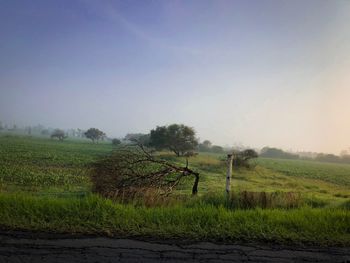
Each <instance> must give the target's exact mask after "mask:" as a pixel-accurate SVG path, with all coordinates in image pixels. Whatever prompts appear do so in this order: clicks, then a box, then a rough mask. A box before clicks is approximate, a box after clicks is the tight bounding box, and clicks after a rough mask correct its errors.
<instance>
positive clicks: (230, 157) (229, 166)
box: [226, 154, 233, 196]
mask: <svg viewBox="0 0 350 263" xmlns="http://www.w3.org/2000/svg"><path fill="white" fill-rule="evenodd" d="M232 160H233V155H232V154H228V155H227V173H226V194H227V196H228V195H229V193H230V190H231V176H232Z"/></svg>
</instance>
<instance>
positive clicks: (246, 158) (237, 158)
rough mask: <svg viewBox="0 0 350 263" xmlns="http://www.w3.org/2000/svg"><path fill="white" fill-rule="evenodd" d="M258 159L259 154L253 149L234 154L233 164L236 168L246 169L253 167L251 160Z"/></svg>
mask: <svg viewBox="0 0 350 263" xmlns="http://www.w3.org/2000/svg"><path fill="white" fill-rule="evenodd" d="M255 158H258V153H257V152H256V151H255V150H253V149H246V150H243V151H237V152H234V153H233V163H232V165H233V166H235V167H246V168H249V167H250V166H251V162H250V161H251V160H252V159H255Z"/></svg>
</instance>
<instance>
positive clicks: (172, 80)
mask: <svg viewBox="0 0 350 263" xmlns="http://www.w3.org/2000/svg"><path fill="white" fill-rule="evenodd" d="M349 25H350V1H347V0H337V1H326V0H309V1H302V0H293V1H292V0H290V1H283V0H269V1H267V0H256V1H243V0H242V1H224V0H218V1H204V0H203V1H202V0H201V1H82V0H81V1H78V0H77V1H70V0H62V1H46V0H38V1H18V0H11V1H1V2H0V34H1V35H0V121H3V122H7V123H9V124H12V123H16V124H18V125H29V124H38V123H41V124H43V125H46V126H53V127H60V128H89V127H97V128H100V129H102V130H103V131H105V132H106V133H107V134H108V135H109V136H119V137H120V136H124V135H125V134H126V133H128V132H148V131H149V130H150V129H152V128H154V127H155V126H157V125H165V124H171V123H184V124H186V125H189V126H192V127H194V128H195V129H196V131H197V132H198V136H199V137H200V138H201V139H202V140H204V139H209V140H211V141H212V142H213V143H215V144H221V145H234V144H242V145H246V146H251V147H263V146H266V145H268V146H275V147H280V148H283V149H292V150H294V151H297V150H299V151H301V150H305V151H318V152H332V153H336V154H338V153H339V152H340V151H341V150H343V149H346V148H348V147H350V120H349V116H350V107H349V104H348V103H349V99H350V74H349V73H350V29H349Z"/></svg>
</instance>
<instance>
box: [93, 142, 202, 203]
mask: <svg viewBox="0 0 350 263" xmlns="http://www.w3.org/2000/svg"><path fill="white" fill-rule="evenodd" d="M187 176H194V178H195V180H194V183H193V186H192V194H193V195H195V194H197V192H198V182H199V173H197V172H195V171H193V170H191V169H190V168H189V167H188V161H186V166H178V165H175V164H173V163H170V162H168V161H165V160H163V159H160V158H157V157H156V156H154V155H153V154H152V152H150V151H148V150H147V149H146V148H145V147H144V146H143V145H141V144H138V145H134V146H125V147H123V148H120V149H118V150H117V151H115V152H114V153H113V154H112V155H110V156H108V157H106V158H104V159H101V160H100V161H98V162H96V163H94V164H93V167H92V182H93V190H94V192H97V193H99V194H101V195H103V196H105V197H112V198H113V197H119V196H121V195H123V196H129V197H132V196H134V195H135V194H136V193H139V192H140V191H143V189H156V190H158V191H159V192H160V193H161V194H169V193H170V192H171V191H172V190H173V189H174V188H175V187H176V186H177V185H178V184H179V183H180V181H181V179H182V178H184V177H187Z"/></svg>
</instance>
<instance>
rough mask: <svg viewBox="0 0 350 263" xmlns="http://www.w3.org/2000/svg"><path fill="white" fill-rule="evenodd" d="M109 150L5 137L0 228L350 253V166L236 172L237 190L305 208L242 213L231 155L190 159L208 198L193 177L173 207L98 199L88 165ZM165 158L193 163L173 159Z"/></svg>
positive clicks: (270, 165) (274, 165)
mask: <svg viewBox="0 0 350 263" xmlns="http://www.w3.org/2000/svg"><path fill="white" fill-rule="evenodd" d="M112 149H113V147H112V145H111V144H108V143H100V144H92V143H91V142H89V141H84V140H81V141H74V140H66V141H63V142H59V141H55V140H50V139H44V138H35V137H25V136H8V135H7V136H0V211H1V213H0V225H1V227H4V228H10V229H26V230H39V231H55V232H71V233H76V232H79V233H104V234H108V235H113V236H153V237H159V238H186V239H201V240H216V241H238V240H244V241H270V242H280V243H305V244H306V243H312V244H318V245H350V213H349V212H350V210H349V207H350V190H349V189H350V187H349V186H350V165H343V164H328V163H317V162H313V161H298V160H278V159H258V161H257V163H256V166H255V167H254V168H252V169H243V168H242V169H234V172H233V179H232V190H234V192H236V193H238V192H239V191H241V192H242V191H250V192H270V193H275V192H293V193H296V194H298V196H300V199H301V200H302V202H300V205H298V207H297V208H287V207H283V206H282V207H278V208H277V207H276V208H269V209H261V208H254V209H242V208H240V207H238V206H236V205H235V204H236V203H235V202H234V201H233V202H232V204H231V205H227V203H225V202H227V200H225V197H224V188H225V171H226V167H225V163H224V161H223V160H224V158H225V156H223V155H216V154H204V153H201V154H199V155H198V156H195V157H192V158H191V159H190V168H192V169H194V170H196V171H198V172H200V182H199V196H198V197H191V196H190V192H191V180H192V178H189V179H188V180H186V181H185V182H184V183H183V184H181V185H180V187H179V189H178V190H176V192H175V193H174V194H173V196H175V197H181V198H174V197H173V198H174V200H176V201H174V202H170V204H167V205H154V206H145V205H142V204H140V203H129V204H121V203H118V202H112V201H111V200H106V199H103V198H100V197H98V196H96V195H95V194H92V193H91V183H90V179H89V173H88V171H89V170H88V165H89V164H90V163H91V162H93V161H94V160H96V159H98V158H99V157H101V156H104V155H106V154H108V153H110V152H111V151H112ZM160 154H161V155H162V157H163V158H166V159H168V160H171V161H173V162H176V163H185V160H184V159H183V158H176V157H175V156H172V155H170V154H169V153H160Z"/></svg>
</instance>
